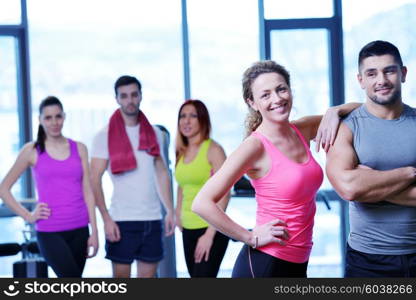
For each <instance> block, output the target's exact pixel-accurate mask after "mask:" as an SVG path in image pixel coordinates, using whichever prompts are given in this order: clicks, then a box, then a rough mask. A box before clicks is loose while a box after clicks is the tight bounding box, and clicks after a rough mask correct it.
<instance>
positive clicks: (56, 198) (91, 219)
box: [0, 96, 98, 277]
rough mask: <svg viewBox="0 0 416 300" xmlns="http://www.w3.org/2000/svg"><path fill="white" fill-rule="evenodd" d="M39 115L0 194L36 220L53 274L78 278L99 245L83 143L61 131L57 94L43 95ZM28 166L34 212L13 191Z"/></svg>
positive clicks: (24, 215) (62, 116) (30, 220)
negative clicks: (34, 137) (32, 139)
mask: <svg viewBox="0 0 416 300" xmlns="http://www.w3.org/2000/svg"><path fill="white" fill-rule="evenodd" d="M39 114H40V116H39V122H40V124H39V131H38V137H37V140H36V142H30V143H27V144H26V145H25V146H24V147H23V149H22V150H21V152H20V154H19V156H18V158H17V160H16V162H15V164H14V165H13V166H12V168H11V170H10V171H9V173H8V174H7V176H6V177H5V178H4V180H3V182H2V183H1V187H0V192H1V194H0V195H1V198H2V199H3V200H4V202H5V203H6V204H7V205H8V206H9V207H10V208H11V209H12V210H13V211H14V212H15V213H16V214H18V215H20V216H21V217H22V218H23V219H24V220H25V221H26V222H28V223H34V224H35V228H36V233H37V241H38V245H39V249H40V251H41V254H42V255H43V257H44V258H45V260H46V262H47V263H48V265H49V266H50V267H52V269H53V270H54V272H55V273H56V275H57V276H58V277H81V275H82V271H83V269H84V266H85V261H86V258H87V257H93V256H95V255H96V253H97V250H98V235H97V226H96V219H95V203H94V197H93V194H92V190H91V187H90V183H89V175H88V174H89V173H88V154H87V148H86V147H85V145H83V144H82V143H79V142H75V141H73V140H71V139H68V138H66V137H64V136H63V135H62V127H63V124H64V120H65V113H64V111H63V107H62V103H61V102H60V101H59V99H58V98H56V97H53V96H49V97H47V98H46V99H44V100H43V101H42V103H41V104H40V107H39ZM29 167H31V168H32V174H33V177H34V179H35V184H36V190H37V196H38V197H37V198H38V203H37V205H36V207H35V209H34V211H33V212H29V211H28V210H27V209H26V208H24V207H23V206H22V205H20V204H19V203H18V202H17V201H16V199H15V198H14V197H13V195H12V193H11V188H12V186H13V184H14V183H15V182H16V181H17V179H18V178H19V177H20V175H21V174H22V173H23V172H24V171H25V170H26V169H27V168H29ZM88 224H90V225H91V235H90V233H89V229H88ZM90 248H92V249H90ZM90 250H91V251H90Z"/></svg>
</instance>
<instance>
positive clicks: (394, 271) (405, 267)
mask: <svg viewBox="0 0 416 300" xmlns="http://www.w3.org/2000/svg"><path fill="white" fill-rule="evenodd" d="M345 259H346V261H345V277H416V253H413V254H404V255H381V254H368V253H364V252H360V251H357V250H354V249H352V248H351V247H350V245H348V243H347V253H346V256H345Z"/></svg>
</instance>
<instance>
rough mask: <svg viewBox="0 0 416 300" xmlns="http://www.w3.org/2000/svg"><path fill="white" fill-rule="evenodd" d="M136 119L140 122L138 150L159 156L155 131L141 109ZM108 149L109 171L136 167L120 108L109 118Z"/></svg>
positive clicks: (117, 172)
mask: <svg viewBox="0 0 416 300" xmlns="http://www.w3.org/2000/svg"><path fill="white" fill-rule="evenodd" d="M138 121H139V124H140V129H139V147H138V150H145V151H146V152H147V153H148V154H149V155H152V156H159V155H160V148H159V144H158V142H157V138H156V133H155V131H154V130H153V127H152V125H151V124H150V123H149V121H148V120H147V118H146V116H145V115H144V113H143V112H142V111H140V112H139V114H138ZM108 150H109V155H110V167H111V172H112V173H113V174H119V173H122V172H125V171H130V170H134V169H135V168H137V161H136V157H135V155H134V151H133V148H132V146H131V143H130V141H129V137H128V136H127V132H126V126H125V124H124V120H123V117H122V115H121V111H120V109H117V110H116V111H115V112H114V113H113V115H112V116H111V118H110V124H109V129H108Z"/></svg>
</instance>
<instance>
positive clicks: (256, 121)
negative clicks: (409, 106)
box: [192, 61, 358, 277]
mask: <svg viewBox="0 0 416 300" xmlns="http://www.w3.org/2000/svg"><path fill="white" fill-rule="evenodd" d="M243 96H244V100H245V102H246V104H247V105H248V108H249V116H248V119H247V131H248V134H247V135H248V137H247V138H246V139H245V140H244V142H243V143H242V144H241V145H240V146H239V147H238V148H237V150H235V151H234V153H232V154H231V155H230V156H229V157H228V158H227V160H226V161H225V162H224V164H223V165H222V167H221V168H220V169H219V170H218V171H217V172H216V173H215V174H214V176H212V177H211V178H210V179H209V181H208V182H207V183H206V184H205V186H204V187H203V188H202V189H201V190H200V192H199V194H198V195H197V196H196V198H195V200H194V202H193V206H192V209H193V211H194V212H196V213H197V214H199V215H200V216H201V217H202V218H204V219H205V220H206V221H207V222H208V223H209V224H211V225H212V226H213V227H215V228H216V229H217V230H219V231H221V232H223V233H224V234H226V235H228V236H230V237H231V238H233V239H236V240H239V241H242V242H243V243H244V244H245V245H244V246H243V248H242V250H241V252H240V254H239V256H238V257H237V261H236V263H235V265H234V269H233V274H232V276H233V277H306V269H307V264H308V259H309V254H310V251H311V248H312V228H313V219H314V215H315V210H316V207H315V195H316V192H317V190H318V189H319V186H320V185H321V183H322V178H323V172H322V170H321V168H320V166H319V165H318V164H317V163H316V161H315V160H314V159H313V157H312V155H311V152H310V150H309V142H310V141H311V140H312V139H314V138H315V140H316V143H317V148H318V149H317V150H319V145H320V144H321V143H322V146H323V147H324V149H325V150H326V151H327V150H328V147H329V146H330V145H331V144H332V143H333V141H334V139H335V135H336V132H337V129H338V125H339V116H340V115H344V114H346V113H349V112H350V111H352V110H353V109H354V108H356V107H357V106H358V104H353V103H350V104H345V105H342V106H340V107H334V108H331V109H329V110H328V112H327V113H326V114H325V116H324V117H322V116H311V117H304V118H302V119H300V120H297V121H293V122H290V121H289V115H290V112H291V109H292V102H293V99H292V93H291V89H290V76H289V73H288V72H287V71H286V69H285V68H284V67H282V66H281V65H278V64H277V63H275V62H274V61H260V62H257V63H255V64H253V65H252V66H251V67H250V68H248V69H247V70H246V72H245V73H244V76H243ZM321 120H322V122H321ZM320 124H321V125H320ZM318 128H319V130H318ZM245 173H246V174H247V175H248V176H249V177H250V179H251V183H252V185H253V187H254V189H255V192H256V202H257V210H256V226H255V227H254V228H253V230H251V231H249V230H247V229H245V228H243V227H242V226H240V225H238V224H237V223H236V222H234V221H233V220H232V219H230V218H229V217H228V216H227V215H226V214H225V212H224V211H222V210H221V209H219V207H218V205H217V204H216V203H217V202H218V201H219V200H220V199H221V198H222V197H223V195H224V194H225V193H227V191H229V190H230V188H231V187H232V186H233V185H234V184H235V183H236V181H237V180H238V179H239V178H241V177H242V176H243V175H244V174H245Z"/></svg>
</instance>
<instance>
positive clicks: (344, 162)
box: [326, 123, 358, 180]
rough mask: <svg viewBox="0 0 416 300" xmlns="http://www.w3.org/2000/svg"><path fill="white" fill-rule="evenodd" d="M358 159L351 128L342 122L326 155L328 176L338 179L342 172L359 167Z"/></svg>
mask: <svg viewBox="0 0 416 300" xmlns="http://www.w3.org/2000/svg"><path fill="white" fill-rule="evenodd" d="M357 164H358V159H357V155H356V152H355V150H354V147H353V137H352V133H351V130H350V129H349V128H348V127H347V126H346V125H345V124H344V123H341V125H340V128H339V131H338V135H337V138H336V140H335V142H334V145H333V146H332V147H331V148H330V149H329V151H328V153H327V155H326V171H327V175H328V178H329V179H330V180H331V178H332V179H336V178H337V177H338V175H340V173H342V172H344V171H348V170H353V169H355V168H356V167H357Z"/></svg>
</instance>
